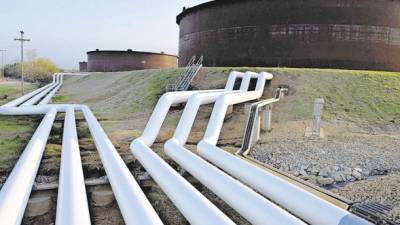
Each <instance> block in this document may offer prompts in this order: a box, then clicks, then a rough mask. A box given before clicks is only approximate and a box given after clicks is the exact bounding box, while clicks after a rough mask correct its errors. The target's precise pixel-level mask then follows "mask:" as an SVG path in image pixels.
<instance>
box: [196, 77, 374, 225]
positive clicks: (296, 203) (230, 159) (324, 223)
mask: <svg viewBox="0 0 400 225" xmlns="http://www.w3.org/2000/svg"><path fill="white" fill-rule="evenodd" d="M260 75H262V76H264V77H265V79H270V78H272V75H270V74H268V73H261V74H260ZM259 81H260V82H257V86H256V89H255V91H253V92H247V93H238V94H226V95H224V96H221V97H219V98H218V100H217V102H216V103H215V106H214V109H213V111H212V114H211V117H210V121H209V123H208V126H207V129H206V132H205V135H204V138H203V140H201V141H200V142H199V144H198V145H197V149H198V153H199V154H200V155H201V156H203V157H204V158H206V159H207V160H209V161H210V162H212V163H213V164H214V165H216V166H218V167H220V168H221V169H223V170H224V171H226V172H227V173H229V174H231V175H233V176H235V177H236V178H238V179H239V180H241V181H243V182H244V183H246V184H248V185H249V186H251V187H252V188H254V189H255V190H257V191H259V192H260V193H261V194H263V195H265V196H266V197H268V198H269V199H271V200H272V201H274V202H276V203H277V204H279V205H281V206H282V207H284V208H286V209H287V210H289V211H290V212H292V213H293V214H295V215H296V216H298V217H300V218H302V219H303V220H305V221H306V222H308V223H310V224H315V225H317V224H318V225H338V224H340V225H341V224H344V222H351V223H350V224H370V223H368V222H367V221H365V220H363V219H360V218H359V217H356V216H354V215H352V214H351V213H349V212H347V211H345V210H343V209H341V208H339V207H336V206H334V205H333V204H331V203H329V202H327V201H325V200H323V199H321V198H318V197H316V196H315V195H312V194H311V193H308V192H306V191H305V190H303V189H300V188H298V187H296V186H294V185H293V184H290V183H288V182H287V181H285V180H283V179H281V178H279V177H276V176H274V175H272V174H270V173H268V172H266V171H264V170H262V169H260V168H258V167H256V166H254V165H252V164H250V163H248V162H246V161H244V160H241V159H239V158H238V157H236V156H234V155H232V154H229V153H227V152H226V151H224V150H222V149H221V148H218V147H216V144H217V141H218V137H219V134H220V132H221V128H222V125H223V121H224V117H225V114H226V110H227V108H228V106H230V105H233V104H237V103H241V102H245V101H249V100H253V99H256V98H259V97H261V96H262V92H263V89H264V85H265V80H264V81H263V82H262V80H259ZM305 203H307V204H306V205H305Z"/></svg>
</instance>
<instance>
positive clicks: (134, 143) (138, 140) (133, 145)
mask: <svg viewBox="0 0 400 225" xmlns="http://www.w3.org/2000/svg"><path fill="white" fill-rule="evenodd" d="M141 143H142V142H141V141H140V137H138V138H136V139H135V140H133V141H132V142H131V144H130V145H129V148H130V149H131V150H132V151H135V146H136V145H138V144H141Z"/></svg>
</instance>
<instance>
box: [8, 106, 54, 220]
mask: <svg viewBox="0 0 400 225" xmlns="http://www.w3.org/2000/svg"><path fill="white" fill-rule="evenodd" d="M56 114H57V111H56V109H50V110H49V111H48V112H47V113H46V116H45V117H44V119H43V120H42V122H41V123H40V125H39V127H38V128H37V129H36V131H35V133H34V134H33V136H32V138H31V140H30V141H29V143H28V145H27V146H26V148H25V150H24V152H23V153H22V155H21V157H20V158H19V160H18V162H17V164H16V165H15V167H14V169H13V170H12V172H11V174H10V175H9V176H8V179H7V181H6V183H5V184H4V186H3V188H2V189H1V191H0V221H1V224H2V225H17V224H20V223H21V221H22V217H23V215H24V211H25V208H26V205H27V203H28V199H29V195H30V193H31V189H32V185H33V182H34V181H35V177H36V173H37V171H38V168H39V165H40V160H41V158H42V156H43V151H44V149H45V147H46V142H47V139H48V137H49V134H50V131H51V128H52V126H53V123H54V119H55V117H56Z"/></svg>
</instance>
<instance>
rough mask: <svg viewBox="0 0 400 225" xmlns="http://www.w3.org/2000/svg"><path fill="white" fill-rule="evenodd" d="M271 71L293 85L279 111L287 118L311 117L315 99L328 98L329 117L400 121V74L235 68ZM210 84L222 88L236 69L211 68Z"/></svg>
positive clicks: (278, 79) (278, 80)
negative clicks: (224, 77) (226, 77)
mask: <svg viewBox="0 0 400 225" xmlns="http://www.w3.org/2000/svg"><path fill="white" fill-rule="evenodd" d="M234 69H235V70H239V71H247V70H251V71H268V72H272V73H273V74H274V75H275V78H274V82H273V85H279V84H286V85H289V86H290V96H289V98H287V101H286V102H285V103H282V105H281V107H280V111H279V113H280V114H282V117H283V118H284V119H285V120H303V119H309V118H310V116H311V114H312V103H313V101H314V99H315V98H318V97H322V98H324V99H325V111H324V119H325V120H347V121H353V122H360V123H372V124H388V123H399V122H400V105H399V102H400V73H396V72H381V71H361V70H334V69H294V68H293V69H292V68H234ZM207 70H208V72H209V73H210V74H209V75H208V76H206V79H207V81H204V82H202V83H203V84H204V85H207V84H208V83H210V82H211V81H212V80H215V81H216V83H214V84H213V85H212V86H213V87H221V86H222V85H223V83H224V82H225V79H222V78H221V75H222V74H228V73H229V72H230V71H231V70H232V68H208V69H207Z"/></svg>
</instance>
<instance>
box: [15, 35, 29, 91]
mask: <svg viewBox="0 0 400 225" xmlns="http://www.w3.org/2000/svg"><path fill="white" fill-rule="evenodd" d="M20 34H21V37H20V38H14V41H19V42H21V89H22V94H24V42H25V41H31V39H24V31H22V30H21V31H20Z"/></svg>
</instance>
